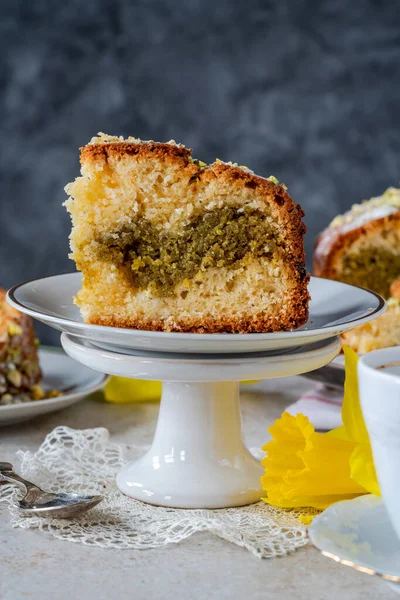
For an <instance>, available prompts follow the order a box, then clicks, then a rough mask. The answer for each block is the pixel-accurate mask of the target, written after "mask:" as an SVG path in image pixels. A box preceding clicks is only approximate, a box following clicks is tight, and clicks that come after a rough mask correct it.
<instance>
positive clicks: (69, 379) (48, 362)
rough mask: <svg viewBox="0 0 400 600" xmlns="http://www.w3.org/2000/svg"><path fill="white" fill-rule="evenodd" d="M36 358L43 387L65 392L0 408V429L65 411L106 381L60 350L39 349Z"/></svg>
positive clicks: (104, 376)
mask: <svg viewBox="0 0 400 600" xmlns="http://www.w3.org/2000/svg"><path fill="white" fill-rule="evenodd" d="M39 359H40V366H41V368H42V372H43V381H42V384H43V387H44V388H45V389H55V390H58V391H60V392H63V391H65V393H64V394H63V395H62V396H59V397H58V398H49V399H48V400H33V401H32V402H24V403H22V404H9V405H6V406H0V426H1V425H11V424H12V423H20V422H21V421H26V420H28V419H32V418H33V417H36V416H38V415H44V414H46V413H51V412H55V411H56V410H61V409H62V408H66V407H67V406H70V405H71V404H75V402H78V401H79V400H81V399H82V398H84V397H85V396H87V395H88V394H91V393H93V392H95V391H96V390H98V389H100V388H102V387H103V386H104V384H105V382H106V380H107V375H104V374H103V373H98V372H97V371H93V370H92V369H88V367H85V366H83V365H81V364H78V363H77V362H75V361H74V360H72V358H70V357H69V356H67V355H66V354H65V353H64V352H63V350H61V348H60V349H58V348H43V349H40V350H39Z"/></svg>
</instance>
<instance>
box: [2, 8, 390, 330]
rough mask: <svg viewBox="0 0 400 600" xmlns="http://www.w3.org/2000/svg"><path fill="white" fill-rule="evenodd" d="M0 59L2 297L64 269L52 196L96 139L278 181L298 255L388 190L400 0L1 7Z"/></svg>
mask: <svg viewBox="0 0 400 600" xmlns="http://www.w3.org/2000/svg"><path fill="white" fill-rule="evenodd" d="M0 48H1V52H0V89H1V94H0V109H1V112H0V114H1V118H0V130H1V131H0V133H1V158H0V179H1V195H0V202H1V205H0V208H1V218H0V285H2V286H4V287H8V286H11V285H12V284H14V283H17V282H19V281H21V280H25V279H30V278H33V277H38V276H41V275H47V274H51V273H57V272H63V271H71V270H73V264H72V263H71V262H70V261H69V260H68V258H67V253H68V241H67V237H68V232H69V228H70V224H69V219H68V216H67V215H66V213H65V210H64V208H63V207H62V206H61V205H62V202H63V200H64V192H63V187H64V185H65V184H66V183H67V182H68V181H70V180H71V179H73V178H74V177H75V176H76V175H77V174H78V147H79V146H81V145H83V144H85V143H86V142H87V140H88V139H89V138H90V137H91V136H92V135H93V134H95V133H96V132H97V131H105V132H107V133H113V134H124V135H128V134H132V135H135V136H137V137H141V138H143V139H156V140H168V139H170V138H174V139H176V140H177V141H180V142H183V143H185V144H186V145H188V146H191V147H193V148H194V155H195V156H197V157H199V158H202V159H204V160H206V161H212V160H213V159H214V158H215V157H219V158H221V159H225V160H232V161H237V162H239V163H240V164H245V165H248V166H250V167H252V168H253V169H254V170H255V171H256V172H258V173H260V174H262V175H266V176H268V175H270V174H274V175H276V176H277V177H278V178H279V179H280V180H281V181H283V182H284V183H286V184H287V185H288V188H289V192H290V193H291V194H292V196H293V198H294V199H295V200H296V201H297V202H300V203H301V204H302V205H303V207H304V209H305V211H306V213H307V216H306V223H307V226H308V233H307V240H306V245H307V251H308V257H309V258H310V256H311V250H312V245H313V240H314V238H315V236H316V234H317V233H318V231H319V230H320V229H321V228H323V227H324V226H325V225H327V224H328V223H329V221H330V220H331V219H332V217H333V216H334V215H336V214H337V213H338V212H340V211H342V210H344V209H346V208H347V207H349V206H350V204H351V203H353V202H355V201H358V200H360V199H362V198H366V197H369V196H371V195H374V194H378V193H380V192H381V191H383V190H384V189H385V187H387V186H388V185H398V184H399V168H398V161H399V151H400V138H399V125H400V88H399V81H400V5H399V2H398V0H393V1H390V0H388V1H386V2H378V1H377V0H376V1H363V0H358V1H357V0H355V1H353V2H350V1H349V0H319V1H318V0H317V1H315V2H312V1H299V2H297V1H296V0H292V1H290V0H267V1H262V0H258V1H257V0H179V1H178V0H164V1H162V0H139V1H135V0H97V1H96V0H75V1H68V0H63V1H62V2H58V1H57V0H34V1H33V0H2V1H1V2H0ZM40 334H41V337H42V339H44V341H56V340H57V339H58V334H57V333H55V332H51V331H50V330H47V329H44V328H43V329H41V330H40Z"/></svg>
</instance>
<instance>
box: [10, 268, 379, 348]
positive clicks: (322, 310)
mask: <svg viewBox="0 0 400 600" xmlns="http://www.w3.org/2000/svg"><path fill="white" fill-rule="evenodd" d="M80 287H81V274H80V273H68V274H65V275H54V276H52V277H45V278H42V279H36V280H34V281H29V282H27V283H22V284H20V285H17V286H15V287H13V288H12V289H11V290H10V291H9V292H8V295H7V299H8V301H9V302H10V304H11V305H12V306H14V307H15V308H17V309H18V310H20V311H21V312H24V313H27V314H28V315H31V316H32V317H34V318H36V319H38V320H39V321H43V322H44V323H46V324H47V325H50V326H52V327H55V328H56V329H59V330H60V331H64V332H66V333H70V334H72V335H77V336H80V337H82V338H85V339H87V340H90V341H91V342H98V343H100V344H112V345H114V346H117V347H119V348H131V349H132V348H133V349H136V350H157V351H160V352H191V353H220V354H221V353H232V352H257V351H265V350H276V349H278V348H290V347H293V346H303V345H305V344H310V343H313V342H317V341H319V340H323V339H328V338H332V337H335V336H337V335H339V334H340V333H343V332H344V331H347V330H348V329H352V328H353V327H355V326H356V325H360V324H361V323H366V322H367V321H370V320H371V319H374V318H375V317H377V316H378V315H380V314H381V313H382V312H383V311H384V310H385V302H384V300H383V299H382V298H381V297H380V296H378V295H377V294H375V293H373V292H369V291H367V290H364V289H362V288H358V287H354V286H351V285H347V284H344V283H339V282H337V281H330V280H328V279H321V278H318V277H312V278H311V281H310V285H309V290H310V294H311V303H310V318H309V321H308V323H307V324H306V325H304V326H303V327H301V328H300V329H297V330H295V331H283V332H279V333H252V334H232V333H226V334H195V333H172V332H171V333H169V332H159V331H138V330H134V329H121V328H117V327H103V326H100V325H88V324H86V323H84V322H83V320H82V317H81V315H80V312H79V309H78V307H77V306H75V304H74V302H73V297H74V296H75V294H76V293H77V291H78V290H79V289H80Z"/></svg>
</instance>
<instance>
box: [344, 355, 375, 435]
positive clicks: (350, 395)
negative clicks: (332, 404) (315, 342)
mask: <svg viewBox="0 0 400 600" xmlns="http://www.w3.org/2000/svg"><path fill="white" fill-rule="evenodd" d="M343 352H344V357H345V371H346V379H345V382H344V398H343V406H342V420H343V425H344V427H345V429H346V431H347V433H348V435H349V437H350V439H352V440H353V441H354V442H367V443H369V436H368V431H367V428H366V426H365V423H364V417H363V414H362V411H361V405H360V397H359V393H358V376H357V363H358V356H357V354H356V353H355V352H354V350H352V349H351V348H349V347H348V346H344V347H343Z"/></svg>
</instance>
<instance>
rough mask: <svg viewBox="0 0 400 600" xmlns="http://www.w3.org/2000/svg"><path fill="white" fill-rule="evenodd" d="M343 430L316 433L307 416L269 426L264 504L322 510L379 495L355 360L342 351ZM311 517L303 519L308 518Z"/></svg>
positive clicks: (286, 418) (285, 418)
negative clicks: (355, 499) (337, 503)
mask: <svg viewBox="0 0 400 600" xmlns="http://www.w3.org/2000/svg"><path fill="white" fill-rule="evenodd" d="M344 352H345V361H346V366H345V368H346V383H345V394H344V400H343V408H342V419H343V426H342V427H339V428H338V429H335V430H333V431H330V432H329V433H325V434H323V433H317V432H316V431H315V429H314V427H313V425H312V424H311V423H310V421H309V420H308V418H307V417H305V416H304V415H301V414H298V415H296V416H292V415H290V414H288V413H283V415H282V417H281V418H280V419H277V420H276V421H275V424H274V425H272V427H270V428H269V432H270V433H271V435H272V440H271V441H270V442H268V443H267V444H266V445H265V446H264V447H263V450H264V451H265V452H266V454H267V456H266V458H264V460H263V461H262V464H263V466H264V467H265V474H264V475H263V476H262V477H261V483H262V486H263V489H264V490H265V491H266V497H265V498H263V500H264V501H265V502H267V503H268V504H272V505H274V506H278V507H281V508H295V507H314V508H317V509H324V508H326V507H327V506H329V505H330V504H333V503H334V502H339V501H340V500H346V499H351V498H355V497H356V496H359V495H361V494H366V493H368V492H372V493H375V494H376V493H379V488H378V484H377V480H376V475H375V470H374V466H373V461H372V453H371V447H370V444H369V438H368V432H367V429H366V427H365V423H364V419H363V416H362V412H361V407H360V402H359V395H358V380H357V360H358V357H357V355H356V353H355V352H353V351H352V350H350V348H345V349H344ZM311 518H312V517H306V520H310V519H311Z"/></svg>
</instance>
